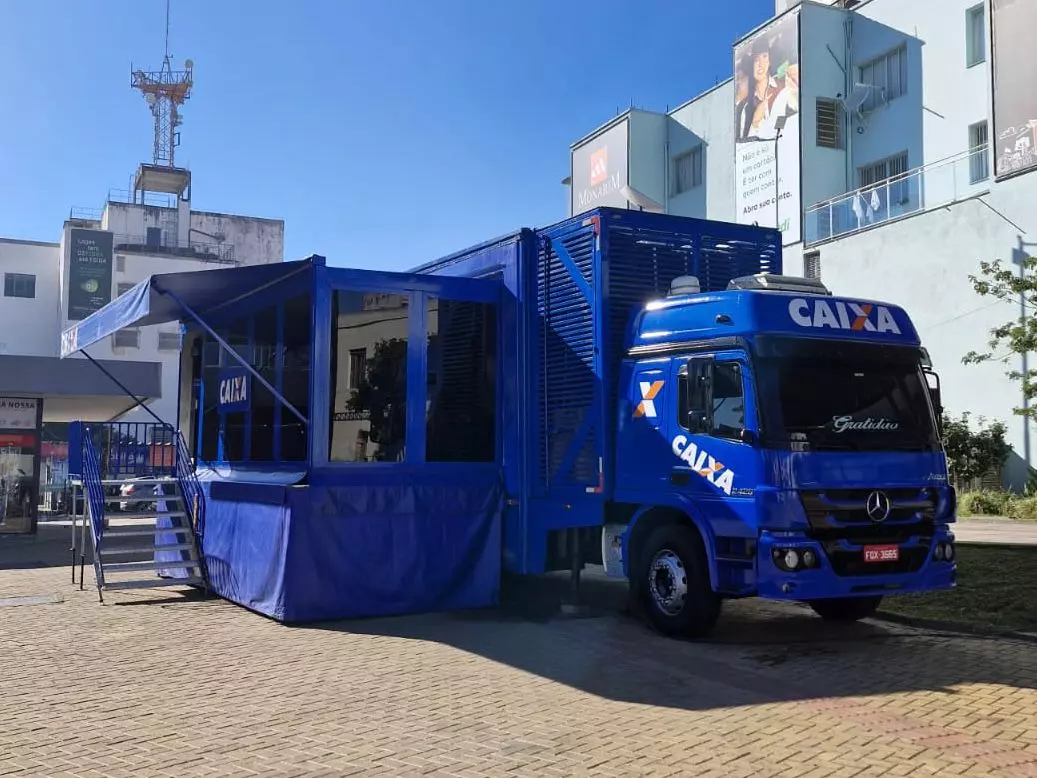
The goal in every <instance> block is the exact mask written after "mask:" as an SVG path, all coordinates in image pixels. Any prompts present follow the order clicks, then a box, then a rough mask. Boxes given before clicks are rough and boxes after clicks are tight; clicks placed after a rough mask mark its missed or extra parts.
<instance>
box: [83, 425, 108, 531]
mask: <svg viewBox="0 0 1037 778" xmlns="http://www.w3.org/2000/svg"><path fill="white" fill-rule="evenodd" d="M83 488H84V490H85V491H86V496H87V500H88V501H89V503H90V529H91V531H92V532H93V533H94V549H95V551H96V549H99V548H100V545H101V538H102V537H103V536H104V485H103V484H102V483H101V459H100V457H99V456H98V453H97V448H96V447H95V446H94V441H93V437H92V436H91V434H90V428H89V427H88V428H87V429H86V434H85V435H83Z"/></svg>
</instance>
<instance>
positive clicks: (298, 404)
mask: <svg viewBox="0 0 1037 778" xmlns="http://www.w3.org/2000/svg"><path fill="white" fill-rule="evenodd" d="M312 326H313V303H312V300H311V299H310V294H309V293H308V292H307V293H305V294H301V295H298V296H296V297H292V298H291V299H289V300H286V301H285V303H284V330H283V336H282V348H283V354H284V356H283V360H284V366H283V368H282V370H281V391H282V394H283V395H284V399H286V400H287V401H288V402H289V403H291V404H292V405H293V406H294V407H295V408H296V410H298V411H299V413H301V414H302V415H303V417H304V418H307V419H309V418H310V367H311V366H310V347H311V346H312V344H313V336H312ZM308 441H309V437H308V435H307V427H306V423H305V422H303V421H302V420H300V419H299V417H298V416H296V415H295V414H294V413H292V412H291V411H290V410H288V409H287V408H282V409H281V459H282V460H283V461H285V462H305V461H306V459H307V454H308V453H309V443H308Z"/></svg>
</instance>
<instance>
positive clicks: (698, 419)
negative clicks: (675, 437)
mask: <svg viewBox="0 0 1037 778" xmlns="http://www.w3.org/2000/svg"><path fill="white" fill-rule="evenodd" d="M688 430H689V431H690V432H693V433H695V434H696V435H705V434H707V433H708V432H709V430H710V423H709V414H707V413H706V412H705V411H703V410H701V409H695V410H690V411H688Z"/></svg>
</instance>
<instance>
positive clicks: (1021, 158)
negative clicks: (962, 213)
mask: <svg viewBox="0 0 1037 778" xmlns="http://www.w3.org/2000/svg"><path fill="white" fill-rule="evenodd" d="M990 22H991V26H992V35H991V51H992V54H993V68H992V69H993V79H994V133H993V139H994V142H993V144H992V145H993V151H994V174H995V175H996V176H997V177H998V178H1001V177H1003V176H1010V175H1013V174H1015V173H1021V172H1022V171H1024V170H1031V169H1033V168H1035V167H1037V57H1034V54H1033V49H1031V48H1030V44H1031V43H1032V42H1033V36H1034V32H1035V31H1037V3H1035V2H1033V0H991V2H990Z"/></svg>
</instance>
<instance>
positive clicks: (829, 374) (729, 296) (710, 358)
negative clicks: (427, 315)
mask: <svg viewBox="0 0 1037 778" xmlns="http://www.w3.org/2000/svg"><path fill="white" fill-rule="evenodd" d="M417 272H420V273H426V274H429V273H430V274H448V275H459V276H468V277H474V278H493V279H497V280H499V281H500V282H501V283H502V284H503V286H504V291H505V295H504V300H503V303H502V311H503V316H504V321H505V322H506V323H507V324H506V326H505V328H504V330H505V342H504V343H503V346H502V351H501V361H502V364H501V373H502V375H504V376H508V377H511V376H514V381H513V382H509V383H508V384H506V385H505V390H504V391H505V395H506V396H505V402H504V407H505V409H506V410H507V411H508V412H507V413H506V416H505V417H504V418H502V419H501V422H502V423H503V424H504V425H505V432H504V448H503V454H502V460H503V461H502V469H503V475H504V481H505V488H506V491H507V507H506V509H505V520H504V564H505V568H506V569H508V570H511V571H513V572H515V573H520V574H529V573H542V572H545V571H549V570H564V569H570V570H572V572H573V575H574V578H576V580H578V575H579V571H580V569H582V568H583V566H584V565H585V564H594V563H598V564H602V565H603V566H604V570H605V572H606V573H607V574H608V575H609V576H612V577H617V578H626V579H627V580H628V581H629V583H630V591H631V595H632V597H633V601H634V603H636V605H637V606H638V607H639V608H641V609H643V612H644V614H645V615H646V616H647V618H648V619H649V620H650V622H651V623H652V624H653V625H654V626H655V627H656V628H657V629H658V630H660V631H661V632H663V633H666V634H670V635H675V636H676V635H680V636H702V635H705V634H707V633H708V632H709V631H710V630H711V628H712V627H713V625H714V623H715V622H716V619H717V617H718V615H719V613H720V609H721V604H722V602H723V600H724V599H728V598H739V597H749V596H759V597H765V598H772V599H778V600H793V601H801V602H806V603H808V604H809V605H810V606H811V607H812V608H813V609H814V610H815V611H816V612H817V613H818V614H819V615H820V616H821V617H823V618H825V619H832V620H854V619H859V618H863V617H866V616H868V615H870V614H872V613H873V612H874V611H875V610H876V608H877V607H878V605H879V603H880V602H881V600H882V598H883V597H884V596H886V595H894V594H904V593H911V592H922V591H932V590H938V589H946V588H950V587H953V586H954V585H955V575H956V557H955V547H954V536H953V534H952V532H951V531H950V529H949V525H950V524H951V523H952V522H953V521H954V520H955V494H954V490H953V488H952V486H951V485H950V483H949V481H948V474H947V465H946V459H945V455H944V452H943V447H942V443H941V439H940V435H939V421H938V420H939V419H940V417H941V409H940V389H939V379H938V377H937V376H936V374H935V373H933V372H932V367H931V362H930V360H929V358H928V355H927V353H926V352H925V350H924V349H923V348H922V346H921V343H920V341H919V337H918V334H917V332H916V330H915V327H914V325H913V324H912V322H911V319H910V318H909V316H908V315H907V313H906V312H905V311H904V310H902V309H901V308H899V307H897V306H895V305H891V304H886V303H881V302H877V301H873V300H860V299H852V298H845V297H835V296H832V295H831V293H830V292H829V291H828V290H827V289H826V288H825V287H824V286H823V284H822V283H820V282H819V281H815V280H810V279H803V278H791V277H785V276H782V275H781V243H780V235H779V233H777V232H776V231H773V230H768V229H763V228H759V227H755V226H743V225H735V224H726V223H719V222H711V221H700V220H695V219H683V218H678V217H672V216H662V215H656V214H648V213H643V212H635V211H628V210H615V209H608V208H600V209H597V210H595V211H592V212H589V213H586V214H583V215H581V216H578V217H575V218H573V219H570V220H568V221H566V222H563V223H561V224H559V225H556V226H554V227H551V228H548V229H545V230H536V231H532V230H524V231H521V232H519V233H516V234H515V235H512V236H510V237H508V238H506V239H502V240H498V241H494V242H491V243H488V244H484V245H481V246H477V247H474V248H472V249H469V250H467V251H464V252H460V253H459V254H456V255H453V256H450V257H447V258H445V259H442V260H439V261H437V262H434V263H431V264H429V265H425V266H423V267H421V268H418V270H417Z"/></svg>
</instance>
